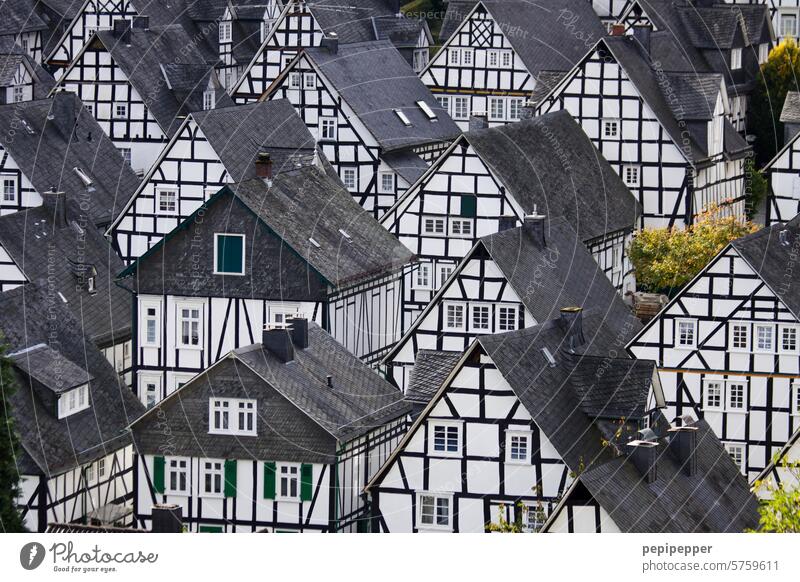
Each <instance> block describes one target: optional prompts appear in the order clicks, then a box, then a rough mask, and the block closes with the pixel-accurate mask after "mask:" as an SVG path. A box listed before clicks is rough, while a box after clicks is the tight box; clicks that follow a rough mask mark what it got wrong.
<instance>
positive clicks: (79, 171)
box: [72, 167, 92, 188]
mask: <svg viewBox="0 0 800 582" xmlns="http://www.w3.org/2000/svg"><path fill="white" fill-rule="evenodd" d="M72 171H73V172H75V174H77V176H78V178H80V179H81V182H83V185H84V186H86V187H87V188H88V187H89V186H91V185H92V179H91V178H90V177H89V176H88V175H87V174H86V172H84V171H83V169H81V168H78V167H75V168H72Z"/></svg>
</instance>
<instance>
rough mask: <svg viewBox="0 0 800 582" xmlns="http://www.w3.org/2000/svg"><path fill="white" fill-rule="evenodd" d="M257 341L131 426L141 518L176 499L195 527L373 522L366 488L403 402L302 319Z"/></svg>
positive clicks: (399, 427)
mask: <svg viewBox="0 0 800 582" xmlns="http://www.w3.org/2000/svg"><path fill="white" fill-rule="evenodd" d="M258 341H259V342H260V343H258V344H256V345H253V346H250V347H247V348H242V349H238V350H234V351H232V352H230V353H229V354H227V355H226V356H225V357H224V358H222V359H221V360H220V361H219V362H217V363H216V364H214V365H213V366H211V368H209V369H208V370H206V371H204V372H203V373H202V374H201V375H199V376H198V377H197V378H195V379H194V380H191V381H189V382H188V383H187V384H186V385H184V386H183V387H182V388H180V389H179V390H178V391H177V392H175V393H173V394H172V395H171V396H169V397H168V398H167V399H166V400H164V401H163V402H161V403H159V405H158V406H157V407H156V408H153V409H151V410H149V411H148V412H147V413H145V414H144V415H143V416H142V417H141V418H139V419H138V420H137V421H135V422H134V423H133V424H132V426H131V430H132V432H133V438H134V442H135V445H136V453H137V454H136V491H137V497H136V505H135V508H136V521H137V526H138V527H143V528H149V527H150V508H151V507H152V506H153V504H155V503H170V504H176V505H178V506H179V507H181V508H182V516H183V522H184V523H185V524H186V526H187V528H188V529H189V531H192V532H213V531H217V532H255V531H259V532H357V531H365V530H366V529H367V528H368V525H369V514H368V512H367V504H366V502H365V499H364V497H363V494H362V490H363V488H364V486H365V485H366V482H367V480H368V479H369V478H370V477H371V476H372V475H373V474H374V473H375V471H377V470H378V468H379V467H380V466H381V464H382V463H383V462H384V461H385V460H386V459H387V458H388V456H389V454H390V453H391V451H392V450H393V449H394V447H395V445H396V444H397V442H398V441H399V440H400V438H401V437H402V435H403V432H404V430H405V426H406V414H407V412H408V409H409V407H408V404H407V403H405V402H404V400H403V398H402V394H401V393H400V392H399V391H398V390H397V388H395V387H394V386H392V385H391V384H389V383H388V382H386V381H385V380H384V379H382V378H381V377H380V376H379V375H378V374H376V373H375V372H374V371H373V370H371V369H370V368H369V367H368V366H366V365H365V364H363V363H362V362H361V361H359V360H358V358H356V357H355V356H353V355H352V354H351V353H350V352H349V351H348V350H346V349H345V348H344V347H343V346H342V345H340V344H339V343H338V342H336V340H334V339H333V338H332V337H331V336H330V335H328V334H327V333H326V332H325V331H323V330H322V329H321V328H320V327H318V326H317V325H315V324H313V323H309V322H308V321H306V320H304V319H294V320H291V328H290V329H271V330H265V331H264V332H263V335H259V338H258ZM163 426H169V429H170V438H168V439H165V438H164V436H163V430H162V428H161V427H163Z"/></svg>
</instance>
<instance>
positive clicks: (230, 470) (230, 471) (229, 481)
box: [225, 460, 236, 497]
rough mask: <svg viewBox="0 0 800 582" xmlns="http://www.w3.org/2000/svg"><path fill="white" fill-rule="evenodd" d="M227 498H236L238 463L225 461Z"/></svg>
mask: <svg viewBox="0 0 800 582" xmlns="http://www.w3.org/2000/svg"><path fill="white" fill-rule="evenodd" d="M225 497H236V461H235V460H228V461H225Z"/></svg>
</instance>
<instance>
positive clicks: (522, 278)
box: [382, 215, 640, 391]
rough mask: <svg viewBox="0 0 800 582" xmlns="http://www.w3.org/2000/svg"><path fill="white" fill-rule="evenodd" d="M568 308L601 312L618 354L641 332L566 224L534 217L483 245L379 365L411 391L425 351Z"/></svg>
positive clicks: (451, 347)
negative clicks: (615, 340)
mask: <svg viewBox="0 0 800 582" xmlns="http://www.w3.org/2000/svg"><path fill="white" fill-rule="evenodd" d="M565 304H569V305H576V306H580V307H584V308H587V309H589V308H592V309H598V310H601V311H603V312H604V313H605V314H606V316H607V324H608V325H609V326H610V327H611V328H613V330H614V333H617V334H619V342H620V345H619V346H618V347H617V349H621V348H622V347H623V346H624V345H625V343H626V342H627V341H628V339H630V338H631V337H632V336H633V334H634V332H635V330H638V329H639V327H640V326H639V324H638V321H637V320H636V319H635V318H633V316H632V315H631V313H630V311H629V309H628V307H627V306H626V305H625V303H624V302H623V301H622V298H621V297H620V296H619V294H618V293H617V292H616V289H615V288H614V286H613V285H612V284H611V281H609V280H608V278H607V277H606V276H605V275H604V274H603V271H602V270H601V269H600V267H599V266H598V264H597V262H596V261H595V260H594V259H593V258H592V255H590V254H589V252H588V251H587V250H586V247H585V246H584V243H583V241H582V240H581V238H580V237H579V236H578V234H577V233H576V232H575V231H574V230H573V229H572V227H570V225H569V224H568V223H567V222H566V220H565V219H564V218H562V217H558V218H551V219H547V218H546V217H544V216H541V215H529V216H527V217H525V220H524V223H523V225H522V226H521V227H516V228H509V229H506V230H501V231H500V232H498V233H495V234H490V235H487V236H484V237H482V238H481V239H479V240H478V242H477V243H476V244H475V245H474V246H473V247H472V249H471V250H470V251H469V252H468V253H467V254H466V255H465V256H464V258H463V259H462V260H461V262H460V263H459V264H458V265H457V266H456V267H455V269H454V270H453V272H452V273H451V274H450V276H449V278H448V279H447V280H446V281H445V283H444V284H443V285H442V286H441V287H440V288H439V290H438V291H437V292H436V293H435V294H434V295H433V297H432V298H431V300H430V302H429V303H428V305H427V306H426V308H425V309H424V310H423V311H422V313H421V314H420V315H419V317H417V319H416V320H415V321H414V322H413V324H412V325H411V326H410V327H409V328H408V329H407V331H406V332H405V333H404V335H403V337H402V339H401V340H400V341H399V342H397V344H396V345H395V346H394V347H393V348H392V349H391V350H390V351H389V352H388V353H387V355H386V356H385V357H384V359H383V361H382V363H383V364H384V365H385V366H386V369H387V376H388V377H390V378H392V379H393V381H394V382H395V383H396V384H397V385H398V386H400V387H401V388H402V389H403V390H404V391H407V389H408V387H409V386H410V380H411V373H412V370H413V369H414V364H415V361H416V358H417V354H418V353H419V351H420V350H435V351H449V352H458V353H461V352H463V351H464V350H465V349H467V348H468V347H469V345H470V344H471V342H472V340H473V339H474V338H475V337H476V336H479V335H482V334H492V333H500V332H507V331H513V330H518V329H523V328H526V327H530V326H532V325H536V324H537V323H542V322H545V321H548V320H550V319H552V318H553V317H555V314H556V313H557V309H558V306H560V305H565Z"/></svg>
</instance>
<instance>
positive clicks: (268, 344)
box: [261, 328, 294, 364]
mask: <svg viewBox="0 0 800 582" xmlns="http://www.w3.org/2000/svg"><path fill="white" fill-rule="evenodd" d="M261 345H262V346H263V347H264V348H265V349H266V350H268V351H269V352H270V353H272V355H274V356H275V357H276V358H278V359H279V360H280V361H281V362H283V363H284V364H285V363H286V362H291V361H292V360H294V345H293V344H292V338H291V335H290V331H289V330H288V329H268V328H264V331H263V332H262V333H261Z"/></svg>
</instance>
